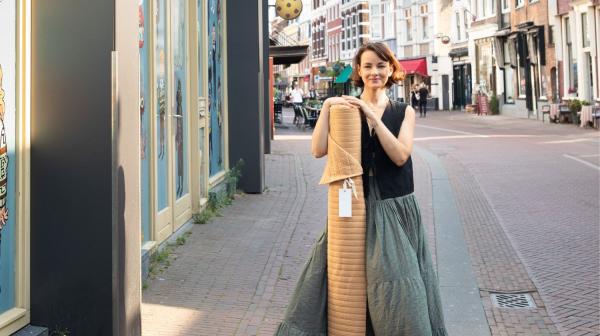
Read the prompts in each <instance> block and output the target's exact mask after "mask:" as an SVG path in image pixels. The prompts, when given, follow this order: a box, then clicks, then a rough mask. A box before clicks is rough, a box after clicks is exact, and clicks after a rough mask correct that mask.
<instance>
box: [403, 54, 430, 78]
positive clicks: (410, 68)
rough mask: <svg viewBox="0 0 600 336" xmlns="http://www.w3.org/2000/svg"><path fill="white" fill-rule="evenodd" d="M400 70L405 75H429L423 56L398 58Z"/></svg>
mask: <svg viewBox="0 0 600 336" xmlns="http://www.w3.org/2000/svg"><path fill="white" fill-rule="evenodd" d="M398 62H400V66H402V70H404V72H405V73H406V74H407V75H412V74H419V75H421V76H425V77H429V75H428V74H427V60H426V59H425V58H417V59H411V60H399V61H398Z"/></svg>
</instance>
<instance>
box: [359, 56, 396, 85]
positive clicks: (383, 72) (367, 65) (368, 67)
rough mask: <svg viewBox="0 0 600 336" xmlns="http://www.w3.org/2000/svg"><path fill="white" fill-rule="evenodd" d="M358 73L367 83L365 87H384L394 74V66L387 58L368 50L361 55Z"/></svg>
mask: <svg viewBox="0 0 600 336" xmlns="http://www.w3.org/2000/svg"><path fill="white" fill-rule="evenodd" d="M358 75H359V76H360V78H361V79H362V81H363V83H364V84H365V88H373V89H379V88H384V87H385V83H387V81H388V79H389V78H390V76H391V75H392V67H391V66H390V63H389V62H388V61H386V60H382V59H381V58H379V56H377V54H376V53H375V52H373V51H371V50H366V51H365V52H363V54H362V55H361V56H360V65H359V67H358Z"/></svg>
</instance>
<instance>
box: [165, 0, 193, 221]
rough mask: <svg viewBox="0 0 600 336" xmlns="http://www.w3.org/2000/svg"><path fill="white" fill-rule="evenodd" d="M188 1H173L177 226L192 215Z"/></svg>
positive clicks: (173, 164) (173, 104) (172, 87)
mask: <svg viewBox="0 0 600 336" xmlns="http://www.w3.org/2000/svg"><path fill="white" fill-rule="evenodd" d="M187 13H188V11H187V0H173V1H172V2H171V51H172V53H171V59H172V64H173V67H172V82H171V90H172V91H171V92H173V95H174V97H175V99H174V100H173V102H172V104H171V109H172V113H171V114H170V117H171V138H172V141H171V143H172V144H173V148H172V151H173V163H172V166H173V170H172V173H171V177H172V180H173V183H172V187H173V188H174V190H172V195H173V196H174V209H175V212H174V214H173V215H174V218H173V220H174V225H175V227H174V229H175V230H176V229H177V228H178V227H180V226H181V225H182V224H183V223H185V222H186V221H187V220H188V219H189V218H190V217H191V211H192V210H191V209H192V197H191V193H190V191H191V190H190V189H191V188H190V162H191V160H190V144H189V124H190V114H189V107H188V106H189V104H188V96H189V93H188V92H189V90H188V87H189V84H188V64H189V62H188V42H187V41H188V34H187V31H188V24H187V22H188V19H187Z"/></svg>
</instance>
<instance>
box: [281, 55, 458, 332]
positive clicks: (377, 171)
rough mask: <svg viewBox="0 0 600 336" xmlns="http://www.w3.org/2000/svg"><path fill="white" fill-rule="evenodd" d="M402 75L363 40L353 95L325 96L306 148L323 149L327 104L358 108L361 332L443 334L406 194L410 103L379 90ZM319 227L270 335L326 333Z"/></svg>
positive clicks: (412, 203)
mask: <svg viewBox="0 0 600 336" xmlns="http://www.w3.org/2000/svg"><path fill="white" fill-rule="evenodd" d="M402 79H403V73H402V71H401V69H400V65H399V63H398V61H397V60H396V59H395V57H394V54H393V53H392V52H391V51H390V50H389V48H388V47H387V46H385V45H384V44H382V43H369V44H366V45H363V46H362V47H361V48H360V49H359V50H358V52H357V54H356V56H355V57H354V71H353V73H352V80H353V81H354V83H355V85H357V86H359V87H362V88H363V91H362V94H361V95H360V97H351V96H342V97H333V98H329V99H327V100H326V101H325V102H324V104H323V108H322V110H321V114H320V117H319V120H318V122H317V124H316V126H315V130H314V133H313V138H312V153H313V155H314V156H315V157H317V158H320V157H322V156H324V155H326V154H327V137H328V130H329V113H330V107H331V106H333V105H345V106H349V107H358V108H360V110H361V112H362V119H363V121H362V135H361V143H362V153H361V154H362V166H363V171H364V175H363V183H364V190H365V197H366V202H367V238H366V239H367V241H366V247H367V248H366V250H367V255H366V263H367V284H368V285H367V306H368V310H367V335H377V336H430V335H435V336H440V335H447V333H446V329H445V327H444V319H443V316H442V311H441V309H442V308H441V303H440V298H439V289H438V281H437V276H436V274H435V270H434V268H433V265H432V263H431V257H430V255H429V248H428V246H427V242H426V237H427V235H426V233H425V230H424V228H423V225H422V223H421V215H420V212H419V207H418V204H417V201H416V199H415V196H414V194H413V190H414V185H413V172H412V160H411V152H412V147H413V132H414V128H415V111H414V110H413V108H412V107H410V106H408V105H406V104H402V103H398V102H392V101H390V99H389V98H388V97H387V95H386V89H387V88H389V87H390V86H391V85H392V84H394V83H397V82H398V81H400V80H402ZM326 269H327V232H326V230H325V232H323V234H322V236H321V237H320V238H319V240H318V242H317V244H316V246H315V248H314V249H313V251H312V255H311V257H310V259H309V261H308V263H307V264H306V266H305V269H304V271H303V273H302V274H301V276H300V279H299V281H298V284H297V287H296V290H295V292H294V295H293V297H292V299H291V301H290V304H289V305H288V308H287V311H286V315H285V318H284V321H283V322H282V323H281V325H280V326H279V328H278V330H277V333H276V335H294V336H300V335H302V336H317V335H326V333H327V302H326V301H327V279H326V278H327V271H326Z"/></svg>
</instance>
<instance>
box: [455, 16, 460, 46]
mask: <svg viewBox="0 0 600 336" xmlns="http://www.w3.org/2000/svg"><path fill="white" fill-rule="evenodd" d="M454 14H456V15H455V16H456V18H455V20H456V40H457V41H460V40H461V35H460V27H461V22H460V13H459V12H456V13H454Z"/></svg>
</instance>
